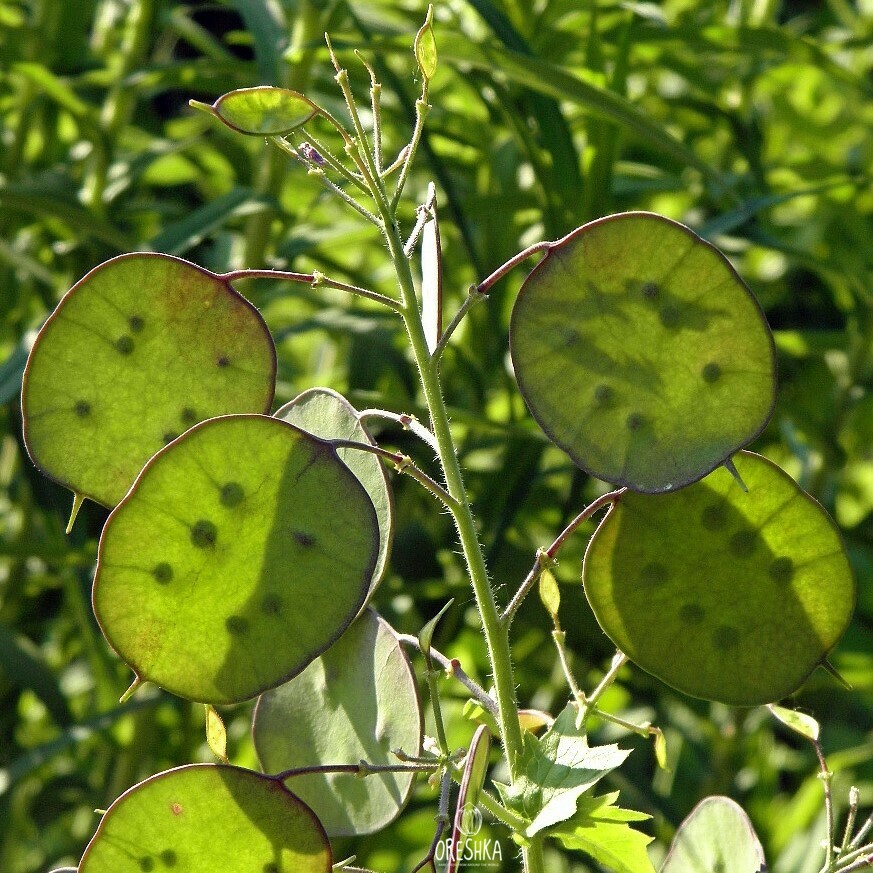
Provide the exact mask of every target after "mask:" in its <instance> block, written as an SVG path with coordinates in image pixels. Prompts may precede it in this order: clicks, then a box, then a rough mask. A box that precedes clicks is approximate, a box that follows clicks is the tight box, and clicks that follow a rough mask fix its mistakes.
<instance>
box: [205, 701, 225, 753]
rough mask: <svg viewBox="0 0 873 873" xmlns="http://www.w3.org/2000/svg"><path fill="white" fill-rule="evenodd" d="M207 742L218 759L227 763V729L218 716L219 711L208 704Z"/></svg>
mask: <svg viewBox="0 0 873 873" xmlns="http://www.w3.org/2000/svg"><path fill="white" fill-rule="evenodd" d="M206 742H207V743H209V748H210V749H212V754H213V755H215V757H216V758H218V759H219V760H221V761H223V762H224V763H225V764H226V763H227V729H226V728H225V727H224V722H223V721H222V719H221V716H220V715H219V714H218V710H216V708H215V707H214V706H212V705H211V704H209V703H207V704H206Z"/></svg>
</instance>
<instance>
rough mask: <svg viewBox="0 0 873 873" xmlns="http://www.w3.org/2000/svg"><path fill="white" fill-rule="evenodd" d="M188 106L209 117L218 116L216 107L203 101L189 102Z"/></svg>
mask: <svg viewBox="0 0 873 873" xmlns="http://www.w3.org/2000/svg"><path fill="white" fill-rule="evenodd" d="M188 105H189V106H190V107H191V108H192V109H197V110H199V111H200V112H205V113H206V114H207V115H216V116H217V113H216V111H215V107H214V106H213V105H212V104H211V103H204V102H203V101H202V100H189V101H188Z"/></svg>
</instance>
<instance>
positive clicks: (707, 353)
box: [510, 212, 775, 493]
mask: <svg viewBox="0 0 873 873" xmlns="http://www.w3.org/2000/svg"><path fill="white" fill-rule="evenodd" d="M510 345H511V350H512V361H513V365H514V367H515V376H516V379H517V380H518V385H519V388H520V389H521V393H522V395H523V396H524V399H525V401H526V403H527V405H528V407H529V408H530V410H531V413H532V414H533V416H534V418H535V419H536V420H537V421H538V422H539V424H540V426H541V427H542V428H543V430H544V431H545V433H546V434H547V435H548V436H549V438H550V439H551V440H553V441H554V442H555V443H556V444H557V445H558V446H560V447H561V448H562V449H564V451H566V452H567V454H569V455H570V457H571V458H572V459H573V461H574V462H575V463H576V464H578V465H579V466H580V467H582V468H583V469H584V470H587V471H588V472H589V473H591V474H592V475H594V476H597V477H598V478H600V479H604V480H605V481H607V482H614V483H616V484H618V485H627V486H628V487H629V488H632V489H634V490H635V491H643V492H649V493H653V492H661V491H672V490H674V489H676V488H679V487H681V486H683V485H687V484H688V483H690V482H694V481H696V480H697V479H700V478H701V477H702V476H704V475H706V474H707V473H709V472H710V471H712V470H714V469H715V468H716V467H717V466H719V465H720V464H721V463H723V462H724V461H725V460H726V459H727V458H729V457H730V456H731V455H732V454H733V453H734V452H735V451H737V449H739V448H741V447H742V446H744V445H746V444H747V443H748V442H750V441H751V440H752V439H753V438H754V437H755V436H757V435H758V433H760V431H761V430H762V429H763V427H764V425H765V424H766V422H767V419H768V418H769V417H770V413H771V411H772V408H773V402H774V396H775V395H774V391H775V352H774V346H773V339H772V336H771V334H770V330H769V328H768V326H767V322H766V321H765V319H764V316H763V313H762V312H761V309H760V307H759V306H758V304H757V302H756V301H755V298H754V297H753V296H752V294H751V292H750V291H749V289H748V288H747V287H746V286H745V285H744V284H743V282H742V280H741V279H740V278H739V276H738V275H737V274H736V272H734V270H733V268H732V267H731V266H730V264H729V263H728V261H727V259H726V258H725V257H724V256H723V255H722V254H721V253H720V252H719V251H718V250H717V249H716V248H714V247H713V246H711V245H710V244H709V243H707V242H704V241H703V240H702V239H700V238H699V237H698V236H696V235H695V234H694V233H692V232H691V231H690V230H689V229H688V228H687V227H684V226H683V225H681V224H677V223H676V222H674V221H669V220H668V219H666V218H662V217H661V216H658V215H652V214H650V213H644V212H631V213H626V214H623V215H615V216H612V217H610V218H605V219H601V220H599V221H595V222H592V223H591V224H587V225H585V226H584V227H581V228H579V229H578V230H576V231H574V232H573V233H571V234H570V235H569V236H567V237H565V238H564V239H562V240H560V241H559V242H557V243H554V244H553V245H552V246H550V247H549V249H548V251H547V254H546V256H545V257H544V258H543V260H542V261H541V262H540V263H539V264H538V265H537V266H536V267H535V268H534V270H533V271H532V272H531V274H530V275H529V276H528V278H527V279H526V280H525V282H524V285H523V286H522V288H521V291H520V292H519V295H518V299H517V300H516V302H515V306H514V308H513V311H512V321H511V325H510ZM690 422H693V426H689V423H690Z"/></svg>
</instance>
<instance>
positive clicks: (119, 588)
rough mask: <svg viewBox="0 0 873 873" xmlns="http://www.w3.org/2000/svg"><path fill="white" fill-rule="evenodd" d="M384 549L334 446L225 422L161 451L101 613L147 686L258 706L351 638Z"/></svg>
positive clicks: (128, 517)
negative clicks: (262, 697)
mask: <svg viewBox="0 0 873 873" xmlns="http://www.w3.org/2000/svg"><path fill="white" fill-rule="evenodd" d="M378 543H379V529H378V526H377V522H376V513H375V511H374V509H373V504H372V502H371V501H370V498H369V497H368V496H367V493H366V491H364V489H363V487H362V486H361V485H360V483H359V482H358V480H357V479H356V478H355V477H354V475H352V473H351V472H350V471H349V469H348V467H346V465H345V464H343V462H342V461H340V459H339V458H338V457H337V454H336V452H335V451H334V449H333V448H332V447H331V446H330V445H328V444H327V443H325V442H323V441H321V440H318V439H316V438H315V437H313V436H311V435H310V434H307V433H304V432H303V431H301V430H299V429H297V428H295V427H293V426H292V425H290V424H287V423H286V422H283V421H279V420H277V419H275V418H268V417H266V416H257V415H239V416H225V417H222V418H214V419H211V420H210V421H205V422H203V423H202V424H199V425H197V426H196V427H194V428H192V429H191V430H190V431H188V432H187V433H186V434H185V435H184V436H183V437H182V438H181V439H179V440H177V441H175V442H174V443H172V444H171V445H170V446H168V447H167V448H166V449H164V450H163V451H161V452H159V453H158V454H157V455H156V456H155V457H154V458H153V459H152V460H151V461H150V462H149V463H148V464H147V465H146V467H145V469H144V470H143V472H142V474H141V475H140V477H139V478H138V479H137V481H136V483H135V484H134V486H133V488H132V489H131V490H130V493H129V494H128V495H127V497H125V499H124V500H123V501H122V502H121V503H120V504H119V505H118V506H117V507H116V508H115V510H114V511H113V512H112V514H111V515H110V516H109V520H108V521H107V522H106V527H105V528H104V530H103V536H102V538H101V540H100V548H99V552H98V559H97V575H96V578H95V580H94V612H95V614H96V615H97V619H98V621H99V622H100V625H101V627H102V628H103V632H104V634H105V635H106V638H107V639H108V640H109V642H110V644H111V645H112V646H113V648H114V649H115V650H116V651H117V652H118V653H119V655H121V657H122V658H124V660H125V661H127V663H128V664H130V666H131V667H132V668H133V669H134V671H135V672H136V674H137V676H138V677H140V678H141V679H143V680H149V681H151V682H154V683H155V684H157V685H160V686H161V687H162V688H165V689H167V690H168V691H172V692H173V693H175V694H178V695H180V696H182V697H187V698H188V699H190V700H197V701H202V702H204V703H231V702H235V701H240V700H246V699H248V698H250V697H254V696H255V695H257V694H259V693H260V692H261V691H265V690H266V689H268V688H273V687H274V686H276V685H279V684H281V683H282V682H284V681H285V680H287V679H289V678H290V677H291V676H293V675H295V674H296V673H298V672H300V671H301V670H302V669H303V668H304V667H305V666H306V665H307V664H308V663H309V662H310V661H312V660H313V659H314V658H316V657H317V656H318V655H320V654H321V653H322V652H323V651H324V650H325V649H326V648H327V647H328V646H330V645H331V644H332V643H333V642H334V641H335V640H336V639H337V638H338V637H339V636H340V635H341V634H342V632H343V631H344V630H345V629H346V627H347V626H348V625H349V624H350V622H351V621H352V620H353V619H354V617H355V615H356V614H357V613H358V611H359V610H360V609H361V606H362V604H363V602H364V598H365V597H366V595H367V593H368V591H369V587H370V580H371V579H372V577H373V569H374V567H375V564H376V556H377V552H378Z"/></svg>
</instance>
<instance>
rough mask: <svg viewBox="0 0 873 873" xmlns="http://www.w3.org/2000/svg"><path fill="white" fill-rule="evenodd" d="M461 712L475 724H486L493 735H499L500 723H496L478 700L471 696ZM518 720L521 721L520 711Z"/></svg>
mask: <svg viewBox="0 0 873 873" xmlns="http://www.w3.org/2000/svg"><path fill="white" fill-rule="evenodd" d="M461 714H462V715H463V716H464V718H466V719H469V720H470V721H472V722H475V723H476V724H480V725H486V726H487V727H488V729H489V730H490V731H491V733H492V734H493V735H494V736H495V737H499V736H500V725H498V724H497V719H496V718H494V716H493V715H492V714H491V713H490V712H488V710H487V709H485V707H484V706H482V704H481V703H480V702H479V701H478V700H475V699H474V698H472V697H471V698H470V699H469V700H468V701H467V702H466V703H465V704H464V708H463V709H462V710H461ZM519 721H521V713H519Z"/></svg>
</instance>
